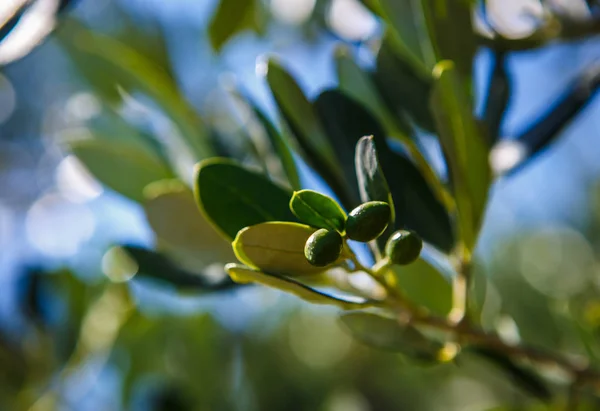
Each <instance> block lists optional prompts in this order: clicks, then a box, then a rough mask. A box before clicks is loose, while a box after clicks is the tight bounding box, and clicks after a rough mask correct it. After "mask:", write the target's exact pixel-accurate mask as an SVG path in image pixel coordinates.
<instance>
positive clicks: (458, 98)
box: [432, 61, 491, 251]
mask: <svg viewBox="0 0 600 411" xmlns="http://www.w3.org/2000/svg"><path fill="white" fill-rule="evenodd" d="M435 76H436V82H435V89H434V94H433V96H432V109H433V113H434V114H435V117H436V123H437V127H438V131H439V134H440V141H441V143H442V147H443V149H444V152H445V154H446V157H447V159H448V163H449V164H448V165H449V169H450V176H451V181H452V185H453V188H454V195H455V197H456V205H457V208H458V217H459V227H460V230H459V231H460V234H461V237H462V240H463V242H464V245H465V246H466V248H467V250H470V251H472V249H473V247H474V246H475V242H476V240H477V234H478V232H479V227H480V225H481V222H482V220H483V213H484V211H485V206H486V203H487V195H488V189H489V186H490V183H491V171H490V167H489V163H488V155H489V150H488V147H487V144H486V141H485V138H484V137H483V133H482V131H483V130H482V128H481V127H480V125H479V123H478V122H477V120H476V119H475V117H474V116H473V109H472V104H471V102H470V100H469V98H468V96H467V94H466V88H465V87H464V85H463V83H461V81H460V76H459V75H458V72H457V70H456V68H455V66H454V64H453V63H452V62H450V61H444V62H442V63H440V64H438V65H437V66H436V69H435Z"/></svg>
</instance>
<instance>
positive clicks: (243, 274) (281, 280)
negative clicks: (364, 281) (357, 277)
mask: <svg viewBox="0 0 600 411" xmlns="http://www.w3.org/2000/svg"><path fill="white" fill-rule="evenodd" d="M225 269H226V270H227V272H228V273H229V276H230V277H231V278H232V279H233V280H234V281H236V282H238V283H242V284H245V283H249V282H252V283H259V284H263V285H266V286H269V287H273V288H276V289H278V290H281V291H284V292H286V293H290V294H293V295H295V296H296V297H299V298H301V299H303V300H305V301H308V302H311V303H313V304H327V305H335V306H337V307H339V308H342V309H344V310H358V309H361V308H368V307H371V306H373V305H375V303H374V302H372V301H370V300H367V299H365V298H362V297H354V296H352V297H349V296H348V297H337V296H333V295H329V294H326V293H323V292H321V291H318V290H316V289H314V288H312V287H309V286H306V285H304V284H302V283H300V282H298V281H296V280H294V279H292V278H287V277H283V276H280V275H277V274H268V273H263V272H260V271H256V270H252V269H250V268H248V267H244V266H241V265H238V264H227V265H226V266H225Z"/></svg>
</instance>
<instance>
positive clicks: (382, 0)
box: [377, 0, 435, 69]
mask: <svg viewBox="0 0 600 411" xmlns="http://www.w3.org/2000/svg"><path fill="white" fill-rule="evenodd" d="M377 2H378V3H379V8H380V9H381V11H382V12H383V14H384V18H385V20H387V21H388V22H389V23H390V25H391V27H392V28H393V30H394V35H393V42H394V44H395V47H396V48H397V50H398V51H399V52H400V53H401V54H402V56H403V57H404V58H405V59H407V60H409V59H410V60H416V62H418V63H420V64H421V65H422V66H423V67H425V68H428V69H431V68H432V67H433V64H435V63H434V61H435V60H434V59H435V57H434V55H433V49H432V45H431V40H430V39H429V37H428V36H427V30H426V28H425V27H424V26H423V23H422V10H421V7H420V6H421V5H420V4H419V2H415V1H413V0H378V1H377ZM390 39H391V38H390Z"/></svg>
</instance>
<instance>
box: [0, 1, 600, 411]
mask: <svg viewBox="0 0 600 411" xmlns="http://www.w3.org/2000/svg"><path fill="white" fill-rule="evenodd" d="M40 1H41V0H37V2H40ZM37 2H36V1H33V2H25V3H23V5H22V6H21V7H16V8H15V10H14V13H13V14H12V15H9V16H8V18H6V20H5V21H4V22H3V23H2V26H0V27H1V28H0V41H6V42H8V41H11V35H14V34H15V30H16V28H18V27H19V25H20V24H24V23H23V16H26V14H27V13H28V12H32V11H31V10H33V9H32V8H33V7H34V5H35V3H37ZM67 3H69V2H56V4H55V8H54V9H52V10H51V13H52V15H53V16H54V14H55V13H56V15H57V16H58V17H57V18H58V20H57V21H58V25H57V28H56V32H55V34H54V35H53V36H52V40H53V41H56V42H57V43H58V44H59V45H60V47H61V49H62V50H63V51H64V53H65V55H66V56H67V57H68V59H69V62H70V63H72V68H73V69H74V70H75V72H76V73H77V74H78V76H79V77H80V80H83V82H85V83H86V87H88V88H89V89H90V90H91V91H92V92H93V96H94V97H95V98H96V99H97V100H98V102H99V105H100V110H99V112H98V113H97V114H96V115H95V116H92V118H90V119H89V121H88V122H87V123H86V124H85V129H84V132H82V130H79V133H73V132H71V133H64V134H63V138H62V139H61V140H60V141H59V142H58V143H59V144H60V145H61V147H62V148H63V149H64V150H65V151H67V152H69V153H72V154H74V155H75V156H76V157H77V159H78V160H79V162H81V163H82V164H83V165H84V166H85V168H86V169H87V170H88V171H89V172H90V173H91V174H92V175H93V176H94V177H95V179H97V180H98V181H99V182H100V183H102V184H103V186H105V187H106V188H108V189H110V190H113V191H114V192H115V193H118V194H119V195H122V196H124V197H126V198H128V199H130V200H132V201H133V202H135V203H138V204H139V205H140V208H141V209H143V212H144V215H145V217H146V220H147V222H148V224H149V226H150V228H151V229H152V231H153V232H154V234H155V237H156V245H155V249H148V248H144V247H141V246H139V245H135V244H117V245H115V246H114V247H112V248H110V249H108V250H103V251H105V255H104V258H103V263H102V265H103V266H102V271H103V272H104V274H105V276H103V277H102V279H100V280H95V281H83V280H82V279H81V276H79V275H78V274H77V273H73V272H71V271H70V270H68V269H59V270H48V269H44V268H37V267H35V268H29V269H27V270H26V272H25V273H24V274H23V275H22V277H21V278H22V284H21V285H22V287H21V293H20V295H19V296H18V297H19V298H18V300H19V301H20V315H22V316H24V318H26V331H25V332H24V333H23V336H22V338H19V340H18V341H15V340H14V339H13V338H12V337H11V335H9V334H8V333H7V335H4V334H3V333H0V409H9V410H13V409H14V410H21V409H23V410H26V409H29V410H54V409H57V410H58V409H78V408H80V407H81V405H80V404H82V403H87V404H91V407H92V408H94V405H95V404H94V401H95V399H94V397H93V395H92V393H93V392H95V388H97V387H95V386H96V385H102V384H109V383H107V382H106V381H107V380H108V381H110V380H111V378H112V380H113V381H116V382H114V383H113V384H115V385H116V386H117V388H114V389H113V390H112V391H111V394H110V397H111V400H110V405H109V407H110V408H111V409H131V410H137V409H140V410H141V409H144V410H230V409H231V410H239V409H244V410H246V409H247V410H253V409H256V410H263V409H264V410H270V409H273V410H279V409H292V410H315V409H318V410H321V409H322V410H333V411H338V410H359V411H360V410H389V409H398V410H404V409H405V410H454V409H456V410H459V409H478V410H479V409H481V410H498V411H499V410H528V411H529V410H530V411H537V410H557V409H570V410H593V409H597V408H599V407H600V402H599V401H600V400H599V399H598V398H599V397H598V396H597V394H598V393H597V392H596V391H597V383H598V374H597V371H595V370H597V369H598V368H597V367H600V363H599V361H600V339H599V338H598V337H599V334H598V331H599V330H600V328H599V327H600V300H599V299H598V291H599V290H598V287H599V284H598V281H597V278H596V277H597V272H598V264H599V261H600V260H599V259H598V255H597V250H598V249H599V247H600V242H599V241H600V236H598V232H600V231H599V229H600V225H599V223H600V220H598V216H595V215H593V216H590V222H589V227H587V231H584V232H579V231H576V230H574V229H572V228H568V227H548V228H545V229H539V230H538V231H523V233H522V234H521V235H520V236H518V237H516V238H512V239H509V240H507V241H506V242H505V243H502V244H495V245H494V247H495V252H494V254H493V255H494V257H493V258H492V259H491V260H489V261H480V259H479V256H478V255H477V253H476V250H475V248H476V244H477V240H478V237H479V231H480V228H481V224H482V221H483V218H484V214H485V210H486V206H487V201H488V191H489V187H490V184H491V183H492V181H493V179H495V178H497V177H500V176H505V175H506V176H507V177H509V176H510V175H512V174H511V173H513V174H514V173H517V172H518V171H519V170H521V169H522V168H523V167H524V166H525V165H527V164H530V163H531V162H533V160H534V159H535V158H536V156H537V155H538V154H539V153H540V152H542V150H544V149H548V148H551V147H552V142H554V141H555V140H556V138H557V137H558V136H559V135H560V133H559V132H560V131H561V130H562V129H563V128H564V127H565V126H566V125H567V124H568V123H569V122H570V121H571V120H573V119H574V118H575V117H576V116H577V114H578V113H579V112H580V111H581V109H582V108H584V106H585V105H586V104H587V103H588V102H589V101H590V99H591V96H592V95H593V91H595V89H596V87H597V83H598V81H597V77H598V75H597V69H596V68H594V67H591V68H590V71H589V72H586V73H582V74H581V76H580V77H579V78H578V79H577V81H575V82H574V84H573V85H572V86H571V87H569V89H567V90H565V93H564V96H563V97H561V98H560V100H559V101H557V102H556V104H554V105H552V106H550V108H549V109H548V111H547V112H546V113H542V114H541V115H540V116H539V118H537V119H535V120H532V121H531V124H530V126H529V127H528V129H527V130H526V131H525V132H524V133H523V134H521V135H519V136H516V137H514V138H512V139H510V140H507V139H503V138H501V137H502V133H501V126H502V122H503V118H504V114H505V112H506V110H507V107H508V106H509V105H510V102H511V101H510V96H511V93H512V92H513V90H512V88H513V85H512V83H511V81H510V76H509V73H507V72H506V70H505V66H504V64H503V62H504V59H505V58H506V56H507V54H510V53H511V52H514V51H515V50H523V49H535V48H540V47H545V46H546V45H547V44H548V43H551V42H555V41H569V40H572V39H577V38H586V37H588V36H592V35H593V34H595V32H596V31H597V30H598V21H597V17H596V16H595V15H594V13H590V15H589V16H588V18H587V19H586V20H582V19H580V20H577V19H575V18H573V17H572V16H569V15H567V14H565V13H560V10H557V9H555V8H552V7H550V6H547V7H546V8H545V9H544V13H543V14H542V16H541V18H540V21H539V22H538V25H537V28H536V29H535V30H534V31H533V32H532V33H529V34H527V35H526V36H523V37H519V38H515V37H510V36H507V35H506V34H504V33H502V32H501V30H498V29H497V28H496V27H494V26H493V24H491V23H490V22H489V21H490V19H488V17H489V16H487V15H486V13H485V9H484V10H483V11H482V10H481V8H480V7H479V5H476V4H475V2H471V1H466V0H465V1H458V0H457V1H450V0H445V1H433V0H431V1H429V0H423V1H420V2H415V1H388V0H369V1H366V0H365V1H364V2H363V3H364V5H365V6H366V7H367V8H368V10H370V12H369V13H372V15H371V16H370V17H372V18H373V17H374V16H376V18H377V19H379V20H378V21H379V24H380V25H381V27H382V33H381V35H380V36H375V38H371V39H361V41H360V42H359V43H361V44H360V45H359V46H360V47H366V48H367V50H368V51H369V52H370V53H372V55H373V60H374V65H373V66H372V67H364V66H363V64H361V63H360V62H359V60H358V59H357V58H356V57H355V54H356V53H355V51H356V50H355V49H354V46H355V45H356V44H352V43H351V42H347V43H346V44H340V46H339V47H338V48H337V49H336V53H335V55H334V56H332V59H333V61H334V64H335V69H336V75H337V80H338V84H337V86H335V87H331V88H328V89H326V90H322V91H321V92H320V93H319V94H318V95H317V96H316V97H308V96H307V95H306V94H305V91H304V90H303V87H302V86H301V82H300V81H299V78H300V77H301V74H302V73H292V72H291V70H289V69H288V67H287V65H286V62H283V61H280V60H279V59H278V58H275V57H270V58H268V59H267V60H265V61H264V62H263V64H264V67H262V68H264V69H265V70H266V72H265V73H264V74H265V76H264V77H265V79H264V83H265V85H266V86H267V87H268V88H269V89H270V91H271V95H272V97H273V102H274V104H275V107H276V111H275V114H274V115H269V114H267V111H266V110H265V109H264V108H263V107H261V106H260V105H259V104H258V103H257V102H255V101H253V100H252V99H251V97H250V96H249V95H248V94H247V93H246V92H245V90H243V89H241V88H239V89H238V88H236V87H235V86H233V87H231V88H229V89H227V90H225V91H224V92H225V93H226V95H227V98H228V99H229V100H228V101H230V102H232V104H231V107H233V108H232V109H231V110H229V111H224V112H219V116H222V117H223V118H225V120H223V119H220V122H221V123H222V122H230V123H231V124H236V125H238V126H239V127H236V128H235V129H229V131H227V129H225V130H224V129H223V128H222V127H218V124H216V123H217V121H215V118H214V117H211V116H209V115H207V114H206V113H203V112H202V111H201V110H198V109H197V108H196V107H195V106H194V105H193V104H192V103H191V102H190V100H189V98H188V97H187V96H186V95H185V94H184V93H183V91H182V90H181V87H180V85H179V82H178V78H177V76H176V75H175V74H174V70H173V68H172V67H171V63H170V60H169V50H168V47H167V41H166V40H165V38H163V37H162V33H161V31H160V30H156V31H155V32H153V33H152V34H151V35H148V34H147V33H145V32H143V31H141V30H139V29H138V28H137V27H136V25H135V24H125V25H123V27H121V28H120V29H118V30H115V32H112V33H108V34H107V33H103V32H100V31H99V30H95V29H91V28H90V27H88V26H86V24H84V23H83V22H81V21H79V20H77V18H75V17H73V16H68V15H66V14H64V13H65V11H68V9H69V8H68V7H66V6H67V5H68V4H67ZM330 3H332V2H328V1H317V2H316V4H315V5H314V7H313V8H312V9H311V15H310V18H309V19H308V20H306V21H304V22H303V23H302V24H304V26H303V27H302V28H301V29H303V30H307V27H310V28H311V29H313V30H319V31H325V32H328V33H330V34H331V33H332V32H333V30H332V28H331V27H330V25H328V23H327V19H326V18H324V15H325V14H326V10H327V8H328V7H332V4H330ZM591 9H592V10H593V7H592V8H591ZM270 11H271V10H270V9H269V7H267V3H266V2H262V1H258V0H244V1H238V0H236V1H232V0H221V1H220V2H219V3H218V4H217V5H216V7H215V11H214V14H213V17H212V20H211V21H210V23H209V24H207V31H206V35H207V36H208V38H209V41H210V44H211V46H212V47H213V48H214V50H215V51H216V52H218V51H219V50H221V49H222V48H223V47H224V46H225V45H226V44H227V42H228V41H229V40H230V39H231V38H233V37H234V36H236V35H237V34H238V33H241V32H244V31H247V30H254V31H256V32H257V33H258V34H260V35H265V36H266V35H268V33H269V30H268V27H269V25H271V24H276V22H275V21H274V20H273V16H272V15H271V14H270ZM365 12H366V9H365ZM52 18H53V19H54V17H52ZM475 23H479V24H475ZM481 25H483V26H484V28H485V29H481ZM39 40H40V38H39V37H38V38H36V39H35V41H34V43H37V42H38V41H39ZM0 45H2V43H0ZM480 48H487V49H488V50H490V52H491V53H493V54H494V56H495V58H496V62H495V64H493V65H492V68H491V71H490V73H489V81H488V90H487V93H486V97H485V102H484V103H485V104H484V110H483V114H482V115H481V116H475V114H474V111H475V110H474V106H475V100H474V95H475V90H474V85H473V79H472V73H473V59H474V56H475V53H476V51H477V50H478V49H480ZM0 52H1V49H0ZM0 54H1V53H0ZM1 60H2V61H3V62H4V61H5V60H4V59H1ZM192 69H196V68H192ZM132 110H133V111H135V112H136V113H137V114H138V117H135V116H131V112H132ZM136 110H137V111H136ZM240 113H242V114H243V115H242V116H241V118H242V120H240V115H239V114H240ZM158 125H161V126H162V127H159V126H158ZM165 125H166V126H165ZM159 130H162V132H159ZM164 130H166V131H164ZM232 130H233V131H232ZM71 131H72V130H71ZM363 136H372V137H370V138H366V139H365V138H363ZM432 137H435V144H436V150H438V151H439V152H441V153H442V154H443V157H444V165H443V167H441V169H440V168H436V167H434V166H433V165H432V161H431V156H432V155H431V154H432V153H431V150H427V149H426V148H425V144H424V142H425V140H426V138H430V139H431V138H432ZM361 138H362V139H361ZM515 152H517V153H518V154H519V155H518V156H517V158H514V156H513V157H511V156H510V155H511V154H512V153H515ZM216 157H218V158H216ZM490 159H491V161H490ZM195 165H196V166H195ZM306 166H308V168H309V169H310V171H308V172H307V171H303V170H305V169H306ZM306 173H311V175H313V174H314V175H318V177H319V178H320V181H323V182H324V183H325V184H326V185H327V187H328V189H329V190H330V192H331V194H332V196H333V197H335V198H336V199H337V200H339V205H338V204H337V203H336V201H335V200H334V199H333V198H331V199H328V198H327V197H325V199H323V198H322V197H319V196H306V192H304V196H303V194H302V193H303V192H302V191H298V190H300V189H301V188H305V187H303V179H302V178H301V177H302V176H303V175H305V174H306ZM294 190H295V191H294ZM194 198H195V199H194ZM294 199H295V200H296V201H300V200H302V203H301V205H302V206H303V207H304V208H302V207H300V208H299V207H298V204H297V203H296V207H294ZM368 201H385V202H387V203H389V205H390V207H392V212H391V217H390V219H389V227H388V229H387V230H385V231H384V232H383V234H382V235H381V236H380V238H378V239H377V241H372V242H370V243H369V244H368V247H366V246H365V247H364V248H363V249H362V251H363V252H364V253H363V254H365V256H366V258H363V257H362V254H361V258H360V261H359V259H358V258H357V257H356V256H355V255H354V254H353V253H354V250H357V249H358V247H355V244H350V246H347V245H344V247H343V248H342V249H341V250H340V251H339V252H338V254H339V255H338V256H335V257H334V258H333V259H332V261H334V264H332V265H330V266H329V267H325V268H323V269H321V268H318V269H317V268H315V267H312V266H310V265H309V264H308V262H307V261H306V260H305V259H304V248H303V247H304V244H305V243H306V241H307V239H308V238H310V236H311V235H312V233H313V232H314V231H315V230H316V229H318V228H324V229H329V230H331V231H338V232H339V234H340V236H346V235H347V233H346V232H345V228H346V227H347V226H345V224H347V221H348V220H349V219H351V218H354V216H355V215H356V213H353V211H352V210H353V209H354V210H355V209H356V208H357V207H360V206H361V204H363V203H366V202H368ZM195 202H196V203H197V204H196V203H195ZM290 203H291V206H289V205H290ZM198 206H199V207H198ZM597 206H598V205H597V204H595V205H594V206H593V207H592V209H597V208H598V207H597ZM299 210H300V211H299ZM346 213H348V215H347V214H346ZM332 216H333V217H332ZM332 218H335V221H334V222H332ZM298 220H300V221H301V222H303V223H306V225H303V224H299V223H298ZM399 229H410V230H413V231H414V232H416V233H417V234H418V235H419V236H420V237H422V238H423V240H424V242H425V248H424V251H423V252H422V253H421V256H420V258H419V259H417V260H416V262H413V263H411V264H410V265H406V266H400V265H396V264H389V261H387V260H386V258H385V256H383V255H382V249H383V246H384V245H385V242H386V240H387V239H388V237H390V236H391V235H392V233H393V232H394V231H396V230H399ZM232 241H233V250H232V245H231V242H232ZM236 257H237V260H239V262H242V263H244V264H245V265H246V266H241V265H238V264H228V263H233V262H235V261H236ZM362 260H365V261H366V260H372V261H369V263H370V262H374V263H375V264H374V266H373V267H365V266H363V264H366V263H365V262H361V261H362ZM226 264H227V265H226ZM367 265H368V264H367ZM365 273H367V274H371V277H369V276H366V275H365ZM463 280H464V282H462V281H463ZM253 282H256V283H261V284H265V285H268V286H271V287H273V288H276V289H279V290H281V291H284V292H288V293H291V294H293V295H295V296H297V297H300V298H301V299H305V300H308V301H311V302H314V303H319V304H321V303H325V304H331V305H334V306H336V307H337V308H341V309H342V310H346V311H344V312H343V313H342V314H341V315H340V314H339V313H338V312H337V311H335V310H334V309H331V308H323V307H321V308H315V307H313V306H310V305H309V304H306V303H304V302H299V301H298V300H296V299H284V298H282V297H281V294H279V291H272V290H268V289H267V288H266V287H265V288H262V287H260V286H253V285H251V284H248V283H253ZM144 287H150V288H153V287H154V288H157V289H158V290H161V292H163V293H166V294H168V295H171V296H175V298H176V300H178V301H181V302H183V301H185V300H186V299H188V298H190V297H198V296H201V298H200V301H202V302H204V303H207V305H206V306H203V307H202V308H199V309H195V310H192V311H193V312H191V313H172V312H169V310H155V311H153V310H152V308H151V307H150V308H148V307H147V306H146V305H145V304H144V302H143V301H142V299H141V298H140V297H139V295H140V294H139V293H138V292H137V290H139V289H140V288H141V289H143V288H144ZM465 287H466V288H465ZM465 293H466V294H468V296H469V299H468V301H466V302H465V301H462V300H461V299H462V298H463V294H465ZM389 301H392V302H393V303H394V304H396V303H398V301H401V302H402V303H403V304H405V305H407V306H408V307H409V311H408V313H409V314H415V316H414V318H412V319H411V318H409V319H408V320H407V319H405V318H403V315H406V314H407V313H406V312H404V311H402V310H400V314H402V315H399V311H397V310H398V306H397V305H394V304H390V303H389ZM207 307H208V308H207ZM337 308H336V310H337ZM401 308H405V307H401ZM411 310H414V311H411ZM259 314H260V315H259ZM457 316H458V318H457V319H456V321H457V322H456V323H455V318H456V317H457ZM338 317H339V318H338ZM463 317H464V318H465V319H466V320H465V321H463ZM419 321H421V323H419ZM424 325H425V326H424ZM427 326H429V327H427ZM473 330H475V331H473ZM350 335H353V336H354V337H356V338H355V339H352V338H351V337H350ZM367 346H372V347H376V348H379V349H383V352H381V351H377V350H373V349H371V348H369V347H367ZM515 347H516V348H515ZM588 364H589V366H590V367H589V368H588ZM590 382H591V383H590ZM588 383H590V384H588Z"/></svg>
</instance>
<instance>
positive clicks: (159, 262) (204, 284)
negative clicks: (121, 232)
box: [120, 245, 236, 292]
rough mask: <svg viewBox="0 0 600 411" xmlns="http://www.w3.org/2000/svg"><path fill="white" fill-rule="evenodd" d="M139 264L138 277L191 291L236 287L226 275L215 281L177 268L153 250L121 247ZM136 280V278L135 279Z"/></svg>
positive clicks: (200, 273) (201, 274) (197, 273)
mask: <svg viewBox="0 0 600 411" xmlns="http://www.w3.org/2000/svg"><path fill="white" fill-rule="evenodd" d="M120 247H121V248H122V249H123V250H124V251H125V252H126V253H127V254H128V255H129V256H130V257H131V258H132V259H133V260H134V261H135V263H136V264H137V266H138V271H137V273H136V277H144V278H151V279H154V280H159V281H162V282H165V283H167V284H170V285H172V286H175V287H177V288H178V289H181V290H189V291H206V292H210V291H221V290H228V289H230V288H233V287H235V286H236V284H235V283H233V282H232V281H231V280H230V279H229V278H228V277H227V276H226V275H225V273H223V277H222V278H220V279H217V280H215V279H214V278H213V277H209V276H207V275H206V274H204V273H202V272H201V271H199V272H191V271H187V270H184V269H182V268H181V267H179V266H177V265H176V264H175V263H174V262H173V261H172V260H171V259H169V258H167V257H165V256H164V255H162V254H159V253H156V252H154V251H152V250H148V249H145V248H143V247H139V246H134V245H123V246H120ZM134 278H135V277H134Z"/></svg>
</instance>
